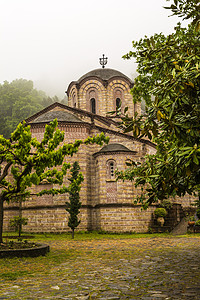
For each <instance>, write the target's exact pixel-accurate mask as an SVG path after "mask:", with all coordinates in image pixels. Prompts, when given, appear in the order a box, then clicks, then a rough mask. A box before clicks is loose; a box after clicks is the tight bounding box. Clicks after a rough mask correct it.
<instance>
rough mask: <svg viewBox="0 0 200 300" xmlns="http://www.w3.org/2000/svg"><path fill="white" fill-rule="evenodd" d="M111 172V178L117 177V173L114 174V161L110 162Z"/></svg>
mask: <svg viewBox="0 0 200 300" xmlns="http://www.w3.org/2000/svg"><path fill="white" fill-rule="evenodd" d="M109 171H110V177H111V178H113V177H114V175H115V173H114V162H113V161H111V162H110V170H109Z"/></svg>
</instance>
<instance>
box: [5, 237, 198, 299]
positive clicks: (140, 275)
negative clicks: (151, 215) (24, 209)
mask: <svg viewBox="0 0 200 300" xmlns="http://www.w3.org/2000/svg"><path fill="white" fill-rule="evenodd" d="M50 247H51V253H54V251H61V255H62V253H64V252H63V251H69V252H70V253H71V254H72V257H70V256H69V259H66V260H65V261H64V262H63V261H62V263H60V264H59V263H58V264H57V265H56V267H55V265H54V267H51V266H49V269H48V270H41V272H39V273H38V275H37V276H33V277H31V276H30V277H27V276H26V277H23V276H22V277H21V278H18V279H16V280H14V281H8V280H2V279H1V280H0V299H13V300H14V299H15V300H16V299H40V300H43V299H63V300H64V299H65V300H70V299H78V300H86V299H101V300H109V299H110V300H111V299H113V300H114V299H142V300H153V299H154V300H162V299H172V300H184V299H188V300H189V299H191V300H196V299H197V300H198V299H200V237H196V238H195V237H192V238H178V237H171V238H140V239H127V240H126V239H124V240H101V241H100V240H95V241H94V240H93V241H62V242H60V241H51V242H50ZM79 252H80V253H82V255H81V256H79ZM73 253H74V254H73ZM42 259H44V258H41V259H40V261H42ZM20 263H23V264H24V266H25V265H26V267H27V263H28V262H27V259H23V260H22V261H21V262H20Z"/></svg>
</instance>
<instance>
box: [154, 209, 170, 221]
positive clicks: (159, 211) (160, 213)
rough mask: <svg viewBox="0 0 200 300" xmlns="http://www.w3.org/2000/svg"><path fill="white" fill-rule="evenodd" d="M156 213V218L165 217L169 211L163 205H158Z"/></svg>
mask: <svg viewBox="0 0 200 300" xmlns="http://www.w3.org/2000/svg"><path fill="white" fill-rule="evenodd" d="M154 215H155V216H156V218H159V217H162V218H165V217H166V215H167V211H166V209H165V208H163V207H158V208H156V209H155V210H154Z"/></svg>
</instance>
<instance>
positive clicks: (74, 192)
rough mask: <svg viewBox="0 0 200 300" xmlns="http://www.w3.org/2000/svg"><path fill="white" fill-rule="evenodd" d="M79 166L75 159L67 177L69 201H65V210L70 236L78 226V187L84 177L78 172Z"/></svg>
mask: <svg viewBox="0 0 200 300" xmlns="http://www.w3.org/2000/svg"><path fill="white" fill-rule="evenodd" d="M79 171H80V166H79V164H78V162H77V161H75V162H74V163H73V165H72V168H71V170H70V173H71V177H70V178H69V181H70V185H69V187H68V193H69V202H66V206H67V208H66V211H68V213H69V220H68V226H69V227H70V228H71V230H72V238H74V229H75V228H76V227H78V225H79V224H80V222H81V221H80V220H78V214H79V213H80V210H79V209H80V208H81V202H80V195H79V192H80V189H81V183H82V182H83V180H84V178H83V175H82V173H79Z"/></svg>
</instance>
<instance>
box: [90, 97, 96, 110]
mask: <svg viewBox="0 0 200 300" xmlns="http://www.w3.org/2000/svg"><path fill="white" fill-rule="evenodd" d="M90 110H91V112H92V113H93V114H96V101H95V99H94V98H92V99H90Z"/></svg>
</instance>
